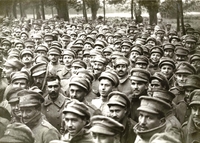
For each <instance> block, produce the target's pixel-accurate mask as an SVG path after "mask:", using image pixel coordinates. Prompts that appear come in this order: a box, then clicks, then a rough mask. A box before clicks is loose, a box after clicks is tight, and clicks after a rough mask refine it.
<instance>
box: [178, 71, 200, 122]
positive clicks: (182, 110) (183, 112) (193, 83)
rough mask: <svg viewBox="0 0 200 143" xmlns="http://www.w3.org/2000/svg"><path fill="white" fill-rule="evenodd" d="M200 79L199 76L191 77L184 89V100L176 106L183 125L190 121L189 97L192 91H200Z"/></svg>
mask: <svg viewBox="0 0 200 143" xmlns="http://www.w3.org/2000/svg"><path fill="white" fill-rule="evenodd" d="M199 81H200V77H199V76H198V75H189V76H188V77H187V79H186V82H185V84H184V85H183V88H184V89H185V90H184V91H185V93H184V98H183V99H182V100H180V101H179V103H178V104H177V105H176V117H177V118H178V120H179V121H180V123H181V124H183V123H184V122H186V121H188V118H189V115H190V108H189V95H190V93H191V92H192V91H194V90H196V89H200V82H199Z"/></svg>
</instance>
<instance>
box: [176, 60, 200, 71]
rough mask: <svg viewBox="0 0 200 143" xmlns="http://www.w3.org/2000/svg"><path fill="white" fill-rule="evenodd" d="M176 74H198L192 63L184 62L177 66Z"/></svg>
mask: <svg viewBox="0 0 200 143" xmlns="http://www.w3.org/2000/svg"><path fill="white" fill-rule="evenodd" d="M175 73H176V74H179V73H185V74H196V69H195V68H194V67H193V66H192V65H191V64H190V63H188V62H185V61H183V62H181V63H179V64H178V65H177V67H176V72H175Z"/></svg>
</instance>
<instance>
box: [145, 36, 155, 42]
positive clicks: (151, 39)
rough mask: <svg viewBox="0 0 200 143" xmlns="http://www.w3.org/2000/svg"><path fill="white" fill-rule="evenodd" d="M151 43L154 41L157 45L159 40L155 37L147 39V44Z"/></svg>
mask: <svg viewBox="0 0 200 143" xmlns="http://www.w3.org/2000/svg"><path fill="white" fill-rule="evenodd" d="M149 41H154V42H155V43H157V40H156V38H154V37H149V38H147V40H146V42H147V43H148V42H149Z"/></svg>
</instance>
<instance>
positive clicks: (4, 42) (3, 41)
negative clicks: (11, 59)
mask: <svg viewBox="0 0 200 143" xmlns="http://www.w3.org/2000/svg"><path fill="white" fill-rule="evenodd" d="M4 44H7V45H11V44H12V43H11V42H10V40H8V39H3V40H2V41H1V45H4Z"/></svg>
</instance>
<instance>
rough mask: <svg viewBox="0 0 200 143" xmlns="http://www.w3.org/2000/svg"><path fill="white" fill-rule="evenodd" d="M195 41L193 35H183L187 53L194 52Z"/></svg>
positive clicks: (191, 53)
mask: <svg viewBox="0 0 200 143" xmlns="http://www.w3.org/2000/svg"><path fill="white" fill-rule="evenodd" d="M196 43H197V39H196V37H195V36H193V35H191V36H186V37H185V45H184V47H185V48H186V49H188V51H189V55H193V54H195V48H196Z"/></svg>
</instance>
